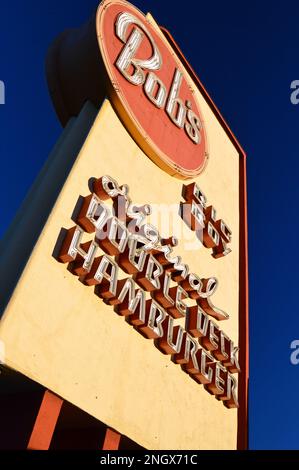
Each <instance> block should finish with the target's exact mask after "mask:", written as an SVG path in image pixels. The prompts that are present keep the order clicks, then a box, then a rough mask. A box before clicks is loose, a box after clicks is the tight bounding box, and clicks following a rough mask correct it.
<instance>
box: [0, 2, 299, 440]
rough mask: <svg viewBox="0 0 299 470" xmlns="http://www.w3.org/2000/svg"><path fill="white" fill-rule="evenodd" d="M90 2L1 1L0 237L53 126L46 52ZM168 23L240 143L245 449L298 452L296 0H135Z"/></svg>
mask: <svg viewBox="0 0 299 470" xmlns="http://www.w3.org/2000/svg"><path fill="white" fill-rule="evenodd" d="M97 3H98V2H97V1H96V0H59V1H58V0H51V2H50V1H48V0H44V1H43V2H40V1H37V0H27V1H26V2H24V1H21V0H15V1H14V2H1V6H0V80H2V81H4V83H5V86H6V104H5V105H0V136H1V139H0V155H1V172H0V181H1V185H0V193H1V194H0V197H1V218H0V236H2V235H3V233H4V231H5V230H6V228H7V227H8V225H9V223H10V222H11V220H12V218H13V216H14V214H15V212H16V210H17V208H18V207H19V205H20V203H21V202H22V200H23V198H24V196H25V194H26V192H27V191H28V189H29V187H30V185H31V183H32V182H33V181H34V179H35V177H36V176H37V174H38V172H39V170H40V168H41V167H42V165H43V163H44V162H45V160H46V158H47V155H48V154H49V151H50V150H51V148H52V147H53V145H54V143H55V142H56V140H57V138H58V136H59V135H60V133H61V127H60V125H59V123H58V120H57V118H56V116H55V113H54V111H53V108H52V104H51V101H50V98H49V95H48V91H47V85H46V80H45V74H44V60H45V55H46V51H47V48H48V46H49V45H50V43H51V42H52V40H53V39H54V38H55V37H56V36H57V35H58V34H59V33H60V32H61V31H63V30H64V29H66V28H69V27H77V26H80V25H81V24H82V23H84V21H85V20H86V19H88V18H89V16H90V15H91V13H92V11H93V8H95V7H96V5H97ZM133 3H134V4H135V5H136V6H138V7H139V8H140V9H141V10H142V11H144V12H146V11H151V13H152V14H153V15H154V17H155V18H156V20H157V21H158V22H159V23H160V24H161V25H163V26H165V27H166V28H167V29H169V30H170V31H171V33H172V35H173V36H174V37H175V39H176V41H177V42H178V43H179V45H180V46H181V48H182V50H183V52H184V53H185V55H186V56H187V58H188V60H189V61H190V62H191V64H192V66H193V68H194V69H195V70H196V72H197V73H198V75H199V77H200V78H201V80H202V82H203V83H204V85H205V86H206V88H207V90H208V91H209V93H210V94H211V96H212V98H213V99H214V101H215V102H216V104H217V106H218V107H219V108H220V110H221V112H222V114H223V115H224V117H225V118H226V120H227V121H228V123H229V125H230V127H231V129H232V130H233V132H234V133H235V134H236V136H237V138H238V139H239V141H240V143H241V144H242V146H243V147H244V149H245V151H246V153H247V155H248V158H247V171H248V198H249V202H248V209H249V250H250V251H249V261H250V273H249V274H250V447H251V448H252V449H298V448H299V433H298V425H297V420H298V416H299V400H298V398H297V387H299V365H298V366H297V367H296V366H293V365H291V363H290V360H289V356H290V349H289V345H290V342H291V341H292V340H294V339H299V319H298V306H297V295H298V290H299V289H298V286H297V282H298V279H299V276H298V273H297V266H298V256H299V255H298V248H297V246H298V241H297V236H298V229H299V222H298V220H297V212H298V210H297V203H298V201H299V184H298V180H299V179H298V172H299V161H298V156H299V132H298V124H299V105H297V106H294V105H292V104H291V102H290V83H291V81H293V80H296V79H299V58H298V53H297V46H298V44H299V28H298V15H299V3H298V2H293V1H285V2H283V3H277V4H276V3H274V2H270V1H269V0H267V1H265V2H260V1H259V2H258V1H253V0H252V1H251V2H239V1H229V2H222V1H219V0H214V1H213V2H201V1H198V0H189V2H186V3H185V5H186V8H184V7H183V5H184V3H183V2H178V1H177V2H176V1H170V0H163V2H161V1H154V0H135V1H134V2H133Z"/></svg>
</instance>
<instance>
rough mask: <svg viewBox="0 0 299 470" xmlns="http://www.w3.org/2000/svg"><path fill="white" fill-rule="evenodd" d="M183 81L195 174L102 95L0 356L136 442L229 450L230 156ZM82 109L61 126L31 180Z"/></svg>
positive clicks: (235, 238) (233, 176) (232, 401)
mask: <svg viewBox="0 0 299 470" xmlns="http://www.w3.org/2000/svg"><path fill="white" fill-rule="evenodd" d="M152 22H153V20H152ZM155 27H156V26H155ZM156 30H157V34H162V33H161V32H160V30H159V29H158V28H157V27H156ZM181 67H182V69H184V65H183V64H181ZM193 85H194V93H195V95H196V96H195V98H196V101H197V102H198V103H199V105H200V109H201V113H202V116H203V120H204V122H205V129H206V135H207V139H208V145H209V154H210V159H209V164H208V165H207V167H206V168H205V171H204V172H203V173H202V174H201V175H199V176H197V177H196V178H194V179H193V180H190V181H189V182H188V184H186V185H185V184H183V182H182V181H181V180H179V179H177V178H175V177H172V176H170V175H169V174H168V173H167V172H165V171H163V170H161V169H160V168H159V167H158V166H156V165H155V163H153V162H152V161H151V160H150V159H149V158H148V157H147V156H146V155H145V153H143V151H142V150H141V149H140V147H139V146H137V144H136V143H135V141H134V140H133V137H131V135H130V134H129V133H128V132H127V130H126V129H125V127H124V125H123V123H122V122H121V121H120V120H119V117H118V116H117V114H116V113H115V111H114V109H113V107H112V105H111V103H110V101H109V100H108V99H107V100H105V101H104V103H103V105H102V107H101V109H100V111H99V112H98V113H97V116H96V118H95V120H94V122H93V124H92V125H91V127H90V129H89V132H88V135H87V137H86V139H85V141H84V144H83V146H82V147H81V148H80V149H79V151H78V152H77V154H76V158H75V159H74V162H73V165H72V167H71V170H70V171H69V173H68V176H67V178H66V179H65V182H64V184H63V187H62V189H61V191H60V192H59V194H58V195H57V197H56V198H55V201H56V202H55V203H54V204H53V205H52V207H51V211H49V216H48V217H47V219H46V221H45V223H44V225H43V226H41V228H40V234H39V237H38V239H37V241H36V243H35V245H34V248H33V250H32V252H31V254H30V255H29V257H28V259H27V263H26V265H25V267H24V269H23V272H22V275H21V277H20V278H19V280H18V282H17V283H16V286H15V288H14V290H13V292H12V295H11V297H10V299H9V301H8V302H7V305H6V307H5V309H4V314H3V317H2V319H1V321H0V341H1V342H2V344H3V345H4V348H3V362H4V364H5V365H7V366H9V367H11V368H12V369H14V370H16V371H19V372H21V373H23V374H24V375H26V376H28V377H29V378H31V379H33V380H35V381H37V382H39V383H41V384H42V385H44V386H45V387H47V388H48V389H50V390H52V391H53V392H55V393H56V394H58V395H60V396H61V397H63V398H64V399H66V400H68V401H70V402H71V403H73V404H75V405H76V406H78V407H80V408H81V409H82V410H85V411H86V412H88V413H89V414H91V415H92V416H94V417H96V418H97V419H99V420H100V421H102V422H104V423H105V424H106V425H107V426H110V427H111V428H114V429H116V430H117V431H118V432H119V433H121V434H124V435H126V436H128V437H129V438H130V439H132V440H133V441H135V442H137V443H138V444H140V445H141V446H143V447H145V448H147V449H235V448H236V447H237V439H238V423H239V427H240V409H241V410H242V413H243V411H244V410H243V408H242V407H243V403H244V399H243V396H242V393H243V391H244V386H243V385H242V387H240V382H239V380H238V377H240V374H242V373H245V372H246V371H245V370H242V367H243V366H244V364H245V363H244V361H239V359H240V357H239V359H238V346H240V348H242V346H244V347H246V345H245V344H244V343H242V344H241V338H240V331H242V330H241V329H240V319H241V318H242V312H240V298H241V297H240V289H241V287H240V286H241V284H242V283H243V280H241V279H240V265H241V258H242V257H243V256H244V246H243V245H242V246H240V243H241V242H240V240H241V241H242V239H243V237H241V236H240V223H241V219H240V217H241V216H240V214H241V212H240V211H241V210H242V208H240V200H241V198H240V186H241V182H240V174H241V173H240V165H241V163H242V162H241V158H240V152H239V150H238V149H237V147H236V145H234V143H233V142H232V140H231V139H230V138H229V137H228V134H227V132H226V131H225V129H224V127H223V125H221V123H220V121H219V118H217V117H216V115H215V112H214V111H213V110H212V108H211V106H210V104H209V103H208V100H207V99H206V97H204V95H203V94H202V93H201V92H200V91H199V90H198V88H197V86H196V85H195V84H193ZM93 113H94V110H91V108H90V107H88V106H87V107H85V108H84V109H83V110H82V111H81V114H80V116H79V117H78V118H76V119H77V121H76V122H75V123H73V124H72V125H70V126H69V127H68V128H67V129H66V130H65V131H64V134H63V137H62V140H61V142H60V144H59V145H58V147H57V148H56V149H55V150H54V152H53V155H52V156H51V158H50V159H49V162H48V164H47V167H46V169H45V170H44V173H43V174H42V176H41V178H40V183H39V184H40V189H41V190H42V188H43V184H45V185H46V183H47V184H49V181H48V180H49V178H50V179H51V181H53V184H54V181H55V171H56V174H57V175H58V174H59V171H60V170H59V165H60V163H59V162H60V161H61V165H63V161H64V159H66V158H67V154H68V151H69V145H70V143H72V141H74V140H76V138H77V135H78V129H77V128H76V123H77V125H78V123H79V122H81V123H82V122H84V121H88V120H91V119H92V118H91V115H92V114H93ZM80 125H81V124H80ZM57 162H58V163H57ZM45 187H46V186H45ZM47 187H48V186H47ZM29 203H30V201H29ZM31 203H32V204H33V202H32V201H31ZM34 204H37V205H38V202H36V201H35V202H34ZM42 208H43V207H42V203H41V204H40V205H39V209H38V211H39V212H41V211H42ZM150 208H151V211H150ZM214 208H216V210H217V216H216V212H215V209H214ZM150 212H151V213H150ZM27 219H30V218H29V216H28V217H27ZM145 222H146V225H145ZM24 223H27V227H30V223H31V221H30V220H27V222H26V217H25V222H24ZM130 224H131V225H130ZM20 227H22V225H20ZM132 227H133V229H134V230H133V229H132ZM18 229H19V228H18V226H17V225H16V226H15V228H13V229H12V230H15V231H17V230H18ZM12 233H13V232H12ZM157 234H158V235H157ZM134 237H135V238H134ZM138 237H141V238H143V239H146V240H147V244H146V243H143V244H142V243H141V247H142V248H140V239H138ZM174 237H175V238H174ZM12 238H13V237H12ZM136 240H137V241H136ZM135 242H136V243H135ZM134 243H135V244H134ZM13 244H15V245H13ZM14 246H17V237H15V240H13V239H12V248H10V253H12V252H13V247H14ZM242 341H243V337H242ZM243 356H244V355H243ZM243 356H242V357H243ZM239 362H240V364H239ZM245 366H246V364H245ZM238 383H239V385H238ZM242 383H243V384H244V381H243V382H242ZM208 392H209V393H208ZM216 398H217V399H216ZM240 403H241V408H239V410H238V407H239V404H240ZM242 416H243V418H242V419H243V420H244V413H243V414H242Z"/></svg>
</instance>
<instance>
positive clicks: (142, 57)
mask: <svg viewBox="0 0 299 470" xmlns="http://www.w3.org/2000/svg"><path fill="white" fill-rule="evenodd" d="M97 35H98V42H99V46H100V50H101V53H102V57H103V61H104V64H105V66H106V69H107V71H108V75H109V78H110V80H111V87H110V88H111V93H110V98H111V100H112V102H113V104H114V106H115V107H116V110H117V112H118V114H119V116H120V118H121V120H122V121H123V122H124V124H125V126H126V127H127V129H128V130H129V132H130V133H131V135H132V136H133V138H134V139H135V140H136V142H137V143H138V145H139V146H140V147H141V149H142V150H143V151H144V152H145V153H146V154H147V155H148V156H149V157H150V158H151V159H152V160H153V161H154V162H155V163H156V164H157V165H159V167H160V168H162V169H163V170H165V171H167V172H168V173H169V174H171V175H173V176H176V177H179V178H183V179H186V178H192V177H194V176H196V175H198V174H199V173H201V172H202V171H203V169H204V167H205V165H206V162H207V151H206V147H207V139H206V132H205V127H204V123H203V120H202V117H201V113H200V109H199V106H198V103H197V101H196V98H195V96H194V91H193V90H192V86H191V85H190V80H189V78H188V75H187V74H186V72H185V70H184V68H183V66H182V64H181V63H180V61H179V59H178V58H177V57H176V54H175V53H174V51H173V50H172V48H171V47H170V44H169V43H168V41H167V40H166V38H165V39H164V38H162V37H160V36H159V35H158V33H157V32H156V30H155V28H154V27H153V25H151V23H150V22H149V20H148V19H147V18H146V17H145V16H144V15H143V14H142V13H141V12H140V11H139V10H138V9H137V8H135V7H134V6H133V5H131V4H129V3H128V2H124V1H122V0H115V1H113V0H104V1H103V2H102V3H101V4H100V6H99V8H98V12H97Z"/></svg>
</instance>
